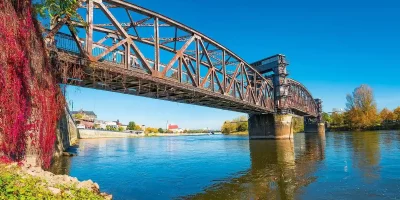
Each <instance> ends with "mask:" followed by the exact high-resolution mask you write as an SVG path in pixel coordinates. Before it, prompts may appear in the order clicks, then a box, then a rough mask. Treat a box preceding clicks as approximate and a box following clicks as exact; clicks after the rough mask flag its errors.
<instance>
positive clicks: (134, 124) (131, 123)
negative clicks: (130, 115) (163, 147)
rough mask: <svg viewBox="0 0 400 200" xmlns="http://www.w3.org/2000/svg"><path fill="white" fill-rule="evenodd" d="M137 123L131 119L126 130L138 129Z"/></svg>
mask: <svg viewBox="0 0 400 200" xmlns="http://www.w3.org/2000/svg"><path fill="white" fill-rule="evenodd" d="M135 128H136V123H135V122H134V121H130V122H129V124H128V126H127V127H126V130H136V129H135Z"/></svg>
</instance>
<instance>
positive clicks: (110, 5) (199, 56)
mask: <svg viewBox="0 0 400 200" xmlns="http://www.w3.org/2000/svg"><path fill="white" fill-rule="evenodd" d="M78 13H80V14H82V15H84V14H85V15H86V20H85V23H82V22H77V21H72V22H68V25H69V26H68V25H67V27H68V28H69V29H70V30H71V31H70V34H64V33H61V32H59V33H57V34H56V36H55V37H56V38H55V46H56V47H57V50H58V51H60V52H61V51H62V52H63V53H64V54H65V53H67V54H70V56H63V57H62V59H64V58H67V57H71V56H72V57H73V60H71V61H68V60H64V62H72V63H74V62H76V59H78V58H79V57H80V58H82V59H83V60H85V62H84V63H86V65H82V66H83V67H85V70H86V71H93V70H91V69H90V68H91V67H92V66H94V65H96V66H102V65H104V66H103V67H99V68H101V70H109V71H113V73H122V75H123V76H127V75H129V74H131V73H129V72H130V71H135V73H133V74H134V77H128V78H127V79H129V78H132V80H135V81H140V80H141V79H143V80H146V81H147V82H148V83H149V84H150V85H151V84H156V85H157V84H158V85H159V84H162V83H163V81H165V82H166V83H167V82H168V84H164V85H168V87H169V88H170V89H173V88H174V86H175V87H176V88H181V87H183V88H185V89H184V90H180V92H179V93H168V92H167V93H168V95H167V96H164V97H159V96H156V97H159V98H161V99H167V100H171V101H178V102H185V103H195V102H194V101H193V98H199V97H200V96H201V95H200V96H195V95H187V94H186V95H184V94H182V93H190V92H189V91H190V90H192V91H196V92H199V93H201V92H203V94H206V96H207V97H210V98H211V97H218V98H220V97H223V98H221V99H223V101H221V102H218V101H212V100H210V99H208V100H204V101H203V100H199V101H198V102H197V103H195V104H199V105H205V106H210V107H218V108H223V109H230V110H235V111H241V112H247V113H273V112H276V106H275V103H274V87H273V85H272V82H271V80H269V79H267V78H265V77H264V76H263V75H262V74H260V73H259V72H258V71H257V70H256V69H254V68H253V67H252V66H250V65H249V64H248V63H247V62H245V61H244V60H243V59H241V58H240V57H239V56H237V55H236V54H234V53H233V52H232V51H230V50H229V49H228V48H226V47H224V46H222V45H221V44H219V43H217V42H216V41H214V40H212V39H211V38H209V37H207V36H205V35H203V34H202V33H200V32H198V31H196V30H194V29H192V28H190V27H188V26H185V25H183V24H181V23H179V22H177V21H174V20H172V19H170V18H168V17H165V16H163V15H161V14H158V13H156V12H153V11H150V10H147V9H145V8H142V7H140V6H137V5H134V4H131V3H129V2H126V1H122V0H87V1H86V3H84V4H83V5H81V7H80V8H79V9H78ZM70 25H74V26H75V27H78V30H79V29H80V30H83V31H82V32H84V33H85V34H79V33H82V32H79V33H78V34H75V31H72V28H71V26H70ZM76 56H78V58H77V57H76ZM89 63H90V64H89ZM111 66H113V67H115V69H113V68H112V67H111ZM138 73H142V74H141V75H140V76H138V75H137V74H138ZM144 77H146V78H144ZM171 81H172V82H173V83H174V84H171ZM82 82H87V80H82V81H81V83H82ZM95 82H97V84H95V83H93V84H95V85H98V84H101V82H102V80H95ZM289 84H291V87H290V88H291V89H290V90H289V96H288V101H287V102H286V103H285V106H289V107H290V108H291V109H292V110H298V111H299V112H301V113H303V114H304V115H313V116H314V115H315V113H316V112H315V111H316V107H315V102H314V101H313V99H312V97H311V95H310V94H309V92H308V91H307V90H306V88H305V87H302V85H301V84H299V83H297V82H295V81H292V82H291V81H289ZM88 85H90V84H86V85H85V86H88ZM134 85H135V86H132V87H131V88H130V87H129V84H122V85H121V84H120V86H119V87H114V90H118V91H120V92H121V91H122V90H123V91H124V93H126V91H127V90H129V91H136V90H137V89H138V87H139V88H140V87H141V84H134ZM188 85H189V88H188ZM92 86H93V85H92ZM121 87H125V88H121ZM108 88H113V87H108ZM190 88H191V89H190ZM178 90H179V89H178ZM157 91H158V89H157ZM147 92H148V93H147V94H144V93H141V92H130V94H135V95H141V96H150V97H154V95H153V94H154V88H152V89H149V91H147ZM157 95H158V93H157ZM174 96H176V97H177V98H178V97H181V96H185V98H180V99H179V98H178V99H177V98H172V97H174ZM218 98H217V99H218ZM185 99H192V100H190V101H188V100H185ZM201 101H203V103H201ZM204 102H205V103H204ZM210 102H212V104H215V106H213V105H211V103H210ZM230 102H233V103H230ZM240 102H242V103H240ZM222 104H229V106H224V105H222ZM241 107H243V108H241Z"/></svg>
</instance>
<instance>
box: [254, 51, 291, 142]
mask: <svg viewBox="0 0 400 200" xmlns="http://www.w3.org/2000/svg"><path fill="white" fill-rule="evenodd" d="M288 65H289V63H288V62H287V61H286V57H285V55H282V54H277V55H274V56H271V57H268V58H265V59H262V60H260V61H257V62H255V63H253V64H251V66H253V67H254V68H255V69H256V70H257V71H258V72H260V73H261V74H262V75H264V77H265V78H267V79H269V80H271V81H272V83H273V86H274V102H275V113H274V114H250V115H249V136H250V139H290V138H292V137H293V127H292V115H290V114H289V105H288V101H287V100H288V95H289V85H288V82H287V76H288V73H287V70H286V67H287V66H288Z"/></svg>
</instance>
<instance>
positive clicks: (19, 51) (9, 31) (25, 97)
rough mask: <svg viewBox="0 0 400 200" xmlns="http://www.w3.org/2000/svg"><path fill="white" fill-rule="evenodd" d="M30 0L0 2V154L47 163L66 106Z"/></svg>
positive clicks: (3, 158) (47, 164) (3, 156)
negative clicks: (35, 157) (31, 156)
mask: <svg viewBox="0 0 400 200" xmlns="http://www.w3.org/2000/svg"><path fill="white" fill-rule="evenodd" d="M31 13H32V5H31V1H30V0H5V1H3V0H2V1H0V44H2V45H0V151H1V152H0V156H2V160H9V161H21V160H23V159H24V158H25V156H26V155H27V154H32V155H38V161H39V162H40V163H41V164H43V166H44V167H49V165H50V161H51V158H52V155H53V149H54V143H55V140H56V126H57V120H58V119H59V117H60V115H61V111H62V110H63V107H64V105H65V102H64V97H63V96H62V94H61V91H60V88H59V86H58V85H57V81H56V76H55V74H54V72H53V71H52V67H51V65H50V62H49V59H48V55H47V53H46V51H45V47H44V43H43V39H42V35H41V32H40V31H39V26H38V22H37V21H36V20H35V18H34V17H32V14H31Z"/></svg>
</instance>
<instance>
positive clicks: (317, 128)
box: [304, 99, 325, 135]
mask: <svg viewBox="0 0 400 200" xmlns="http://www.w3.org/2000/svg"><path fill="white" fill-rule="evenodd" d="M315 102H316V103H317V107H318V116H317V117H304V133H318V134H324V135H325V123H324V121H323V119H322V101H321V99H315Z"/></svg>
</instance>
